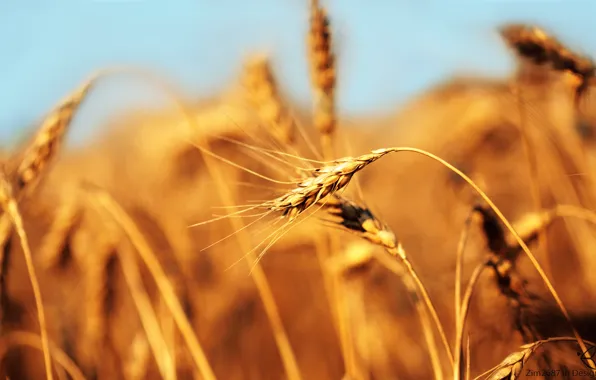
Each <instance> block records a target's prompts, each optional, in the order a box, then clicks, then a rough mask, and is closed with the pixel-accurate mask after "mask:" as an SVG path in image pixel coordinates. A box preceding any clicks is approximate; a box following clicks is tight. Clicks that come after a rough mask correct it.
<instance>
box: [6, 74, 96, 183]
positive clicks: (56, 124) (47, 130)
mask: <svg viewBox="0 0 596 380" xmlns="http://www.w3.org/2000/svg"><path fill="white" fill-rule="evenodd" d="M95 83H96V77H95V76H94V77H92V78H91V79H89V80H87V81H86V82H85V83H83V85H81V86H80V87H79V88H78V89H76V90H75V91H74V92H73V93H72V94H70V95H69V96H68V97H67V98H65V99H64V100H63V101H62V102H60V103H59V104H58V105H57V106H56V107H55V108H54V109H53V110H52V111H51V112H50V113H49V114H48V115H47V116H46V118H45V119H44V120H43V122H42V123H41V126H40V127H39V129H38V130H37V132H36V133H35V135H34V136H33V137H32V139H31V141H30V142H29V143H28V144H27V145H26V146H25V148H24V149H23V150H22V151H21V152H19V153H17V154H16V156H15V157H13V158H11V161H13V162H14V163H13V165H11V166H16V168H14V170H9V173H10V177H11V182H13V184H14V187H15V192H16V194H20V192H21V191H22V190H24V189H25V188H26V187H28V186H30V185H32V184H33V182H34V181H35V180H37V179H38V178H39V177H40V176H41V175H42V172H43V171H44V170H45V169H46V167H47V166H48V164H49V163H50V161H51V160H52V159H53V158H55V156H56V155H57V154H58V151H59V150H60V148H61V147H62V143H63V140H64V136H65V135H66V132H67V130H68V127H69V126H70V123H71V121H72V119H73V117H74V115H75V113H76V111H77V110H78V108H79V106H80V105H81V103H82V102H83V100H84V99H85V98H86V96H87V94H88V92H89V90H90V89H91V88H92V87H93V85H94V84H95Z"/></svg>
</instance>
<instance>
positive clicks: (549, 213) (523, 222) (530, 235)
mask: <svg viewBox="0 0 596 380" xmlns="http://www.w3.org/2000/svg"><path fill="white" fill-rule="evenodd" d="M556 217H557V214H556V210H546V211H540V212H530V213H527V214H525V215H524V216H523V217H522V218H521V219H519V220H518V221H517V222H515V223H514V224H513V228H515V231H517V233H518V235H519V236H520V237H521V238H522V239H523V240H524V241H525V242H530V241H532V240H534V239H535V238H536V237H537V236H538V234H539V233H540V232H542V231H544V229H546V228H547V227H548V226H549V225H550V224H551V223H552V222H553V221H554V220H555V218H556ZM505 242H506V243H507V245H508V246H509V247H518V246H519V244H517V241H516V240H515V238H514V237H513V235H511V234H510V233H508V234H506V235H505Z"/></svg>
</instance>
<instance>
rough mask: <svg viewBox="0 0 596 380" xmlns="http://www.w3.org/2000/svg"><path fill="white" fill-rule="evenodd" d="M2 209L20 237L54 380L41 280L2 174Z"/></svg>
mask: <svg viewBox="0 0 596 380" xmlns="http://www.w3.org/2000/svg"><path fill="white" fill-rule="evenodd" d="M0 207H1V208H2V210H3V211H4V213H5V214H6V215H8V217H9V218H10V219H11V220H12V224H13V225H14V228H15V230H16V232H17V235H18V236H19V239H20V242H21V248H22V249H23V255H24V256H25V264H26V266H27V273H28V275H29V278H30V280H31V287H32V289H33V296H34V298H35V307H36V309H37V319H38V321H39V330H40V336H41V344H42V348H43V350H42V351H43V358H44V364H45V371H46V377H47V379H48V380H52V379H53V374H52V361H51V359H50V346H49V338H48V330H47V323H46V316H45V311H44V306H43V301H42V296H41V289H40V287H39V280H38V279H37V274H36V273H35V265H34V264H33V255H32V254H31V249H30V246H29V241H28V239H27V234H26V233H25V228H24V226H23V219H22V217H21V213H20V211H19V207H18V205H17V202H16V200H15V198H14V196H13V192H12V187H11V185H10V183H9V182H8V180H7V179H6V176H5V175H4V173H1V172H0Z"/></svg>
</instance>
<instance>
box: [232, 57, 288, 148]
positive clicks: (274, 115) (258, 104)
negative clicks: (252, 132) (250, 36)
mask: <svg viewBox="0 0 596 380" xmlns="http://www.w3.org/2000/svg"><path fill="white" fill-rule="evenodd" d="M242 83H243V84H244V87H245V89H246V92H247V94H248V99H249V101H250V103H251V104H252V105H253V107H255V108H256V109H257V111H258V113H259V116H260V117H261V119H262V120H263V121H265V122H266V123H267V124H268V125H269V127H270V128H269V132H270V133H271V135H272V136H273V137H274V138H275V139H276V140H277V142H278V143H279V144H280V145H282V146H283V145H286V144H292V143H293V142H294V139H295V134H296V123H295V121H294V118H293V117H292V115H291V114H290V112H289V110H288V108H287V106H286V105H285V104H284V103H283V102H282V100H281V96H280V94H279V90H278V88H277V82H276V80H275V77H274V76H273V70H272V69H271V64H270V63H269V60H268V59H267V58H266V57H264V56H255V57H252V58H251V59H249V60H248V61H247V62H246V65H245V69H244V75H243V77H242Z"/></svg>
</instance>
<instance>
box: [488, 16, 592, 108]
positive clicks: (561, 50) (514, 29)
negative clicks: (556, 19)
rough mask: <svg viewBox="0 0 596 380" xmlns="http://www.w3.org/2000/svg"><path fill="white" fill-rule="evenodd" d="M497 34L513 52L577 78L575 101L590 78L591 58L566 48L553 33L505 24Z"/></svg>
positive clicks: (527, 26) (526, 26) (528, 26)
mask: <svg viewBox="0 0 596 380" xmlns="http://www.w3.org/2000/svg"><path fill="white" fill-rule="evenodd" d="M500 33H501V37H503V39H504V40H505V42H507V44H508V45H509V46H511V47H512V48H513V49H514V50H515V51H516V53H517V54H519V55H520V56H521V57H523V58H527V59H529V60H531V61H532V62H534V63H536V64H549V65H551V67H552V68H553V69H554V70H556V71H562V72H569V73H571V74H573V75H576V76H577V77H579V78H580V80H581V84H580V85H579V87H578V88H577V90H576V101H577V100H579V98H580V97H581V95H583V93H584V92H585V90H586V89H587V87H588V85H589V82H590V81H592V80H593V78H594V75H595V73H596V68H595V66H594V63H593V62H592V60H591V59H590V58H588V57H584V56H581V55H579V54H577V53H575V52H573V51H571V50H569V49H568V48H566V47H565V46H564V45H563V44H562V43H561V42H559V41H558V40H557V39H556V38H555V37H553V36H550V35H548V34H547V33H546V32H545V31H544V30H542V29H540V28H538V27H536V26H530V25H523V24H508V25H505V26H503V27H502V28H501V30H500Z"/></svg>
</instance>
